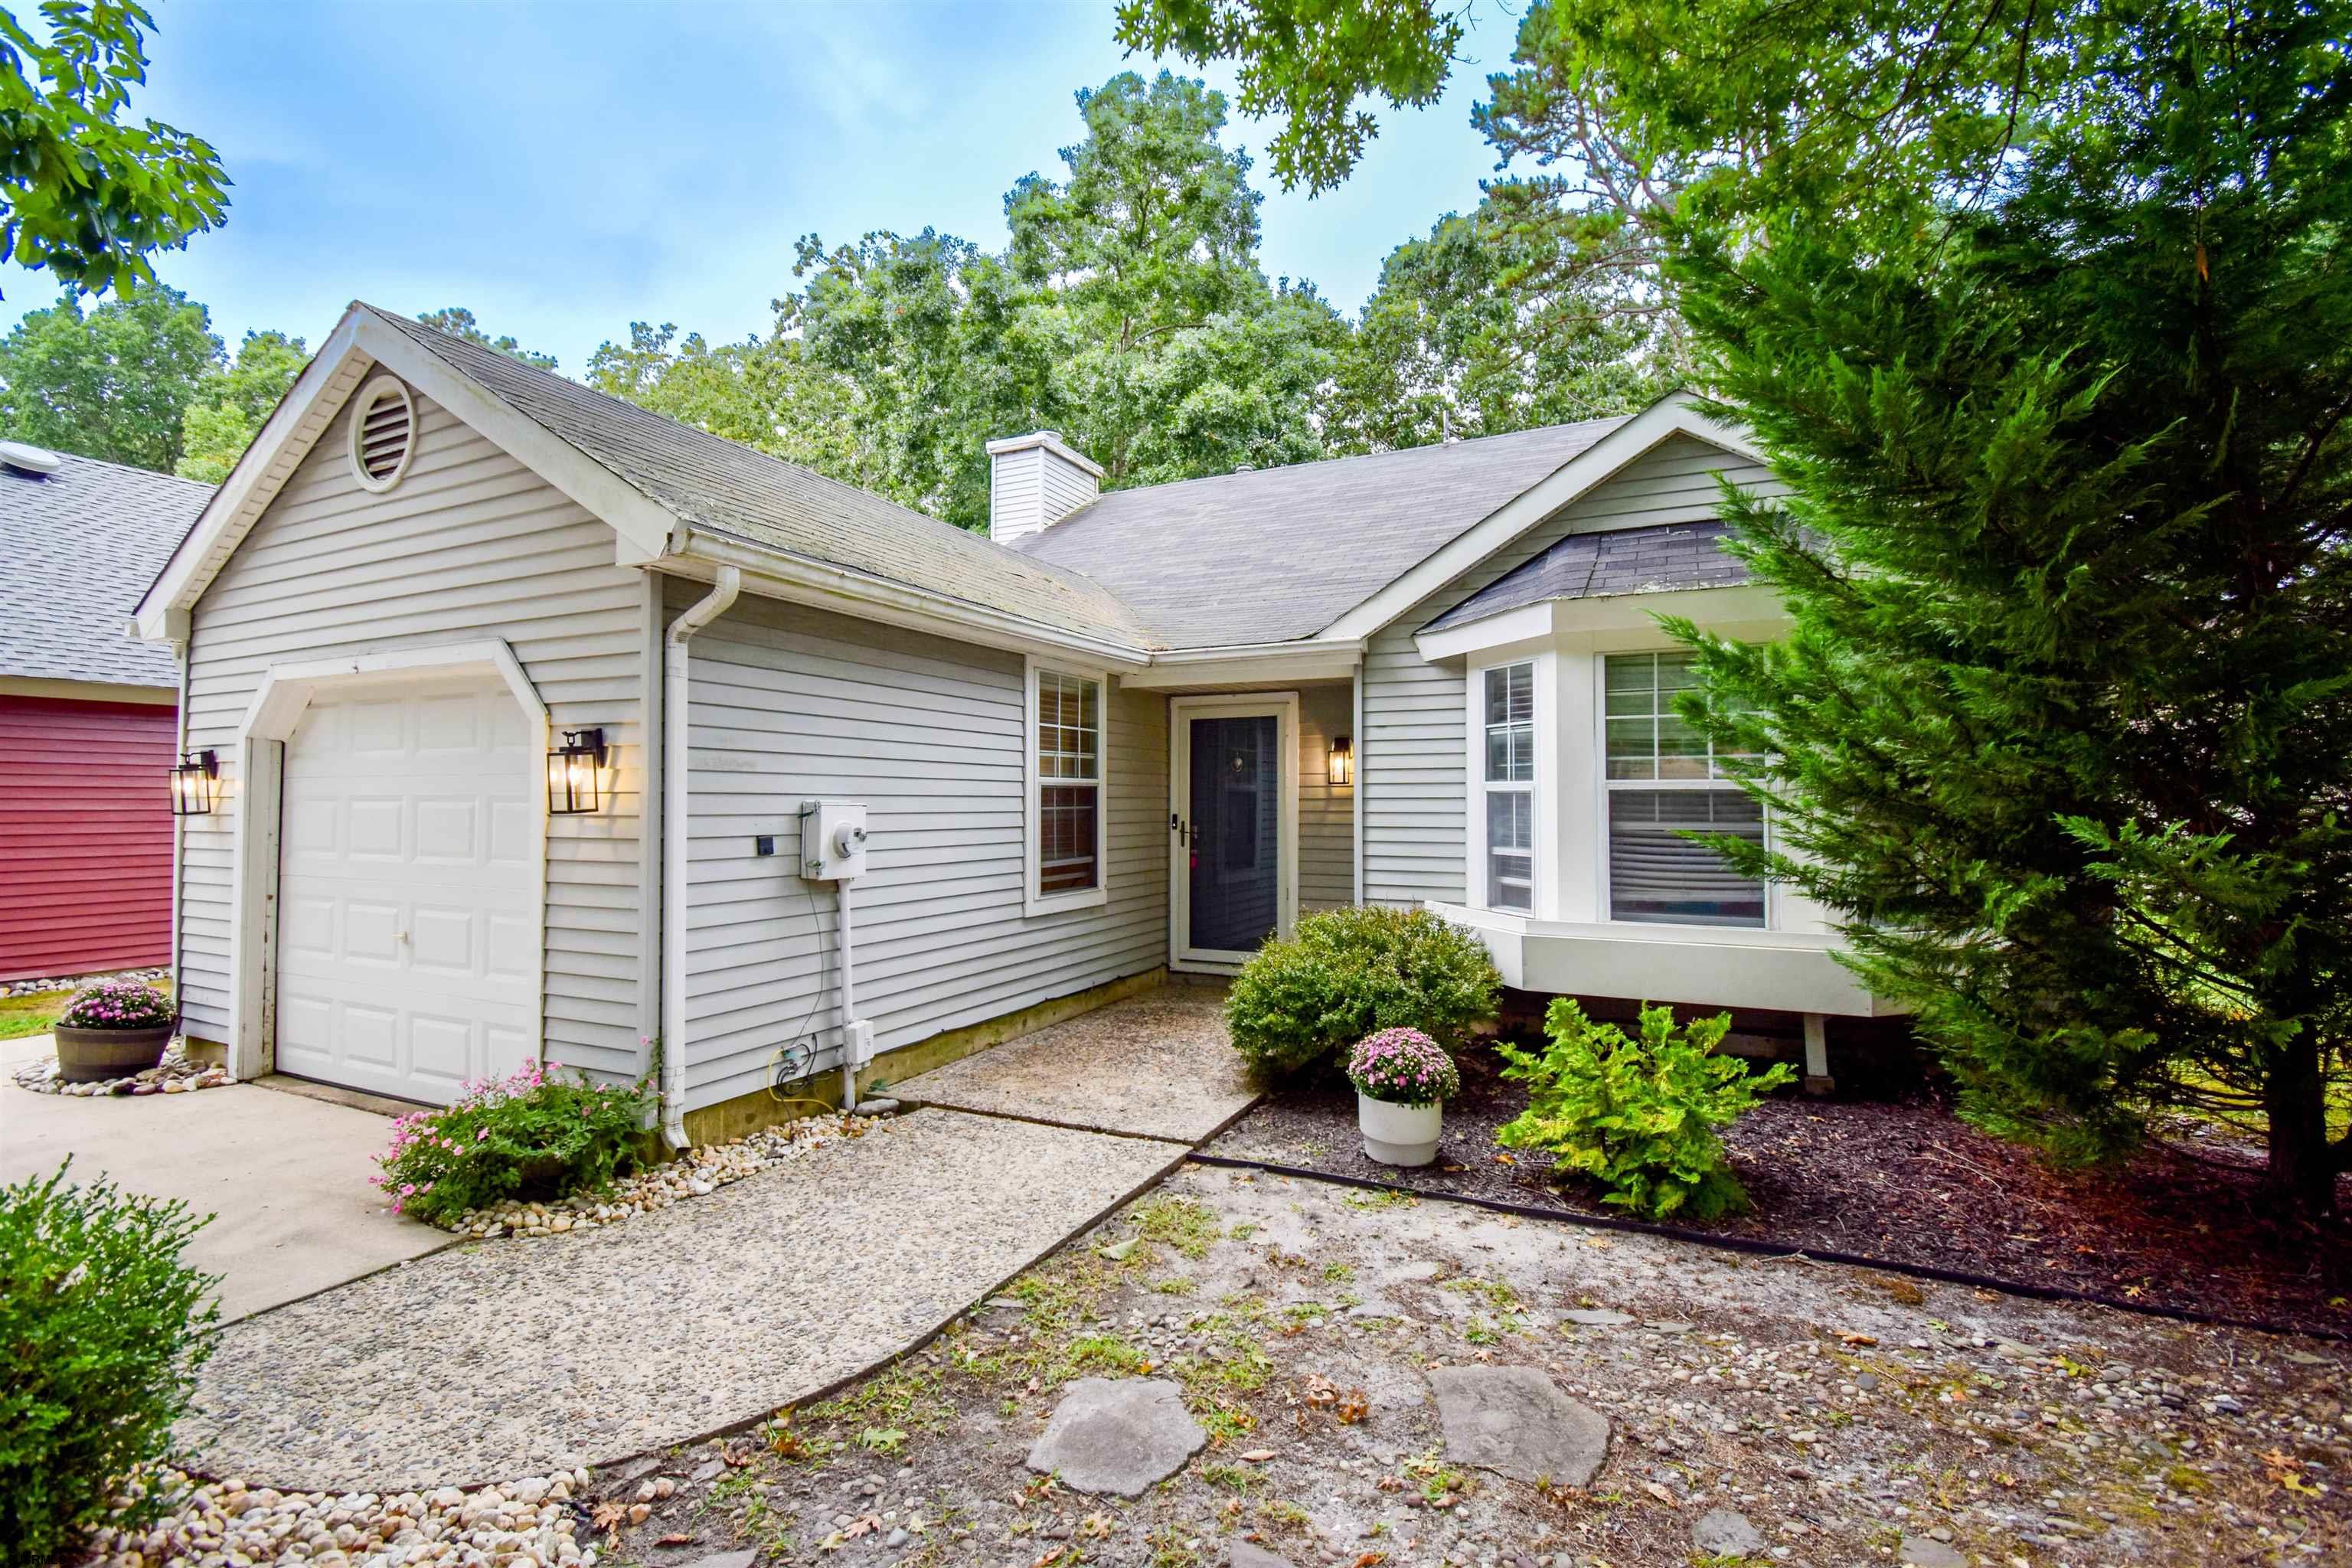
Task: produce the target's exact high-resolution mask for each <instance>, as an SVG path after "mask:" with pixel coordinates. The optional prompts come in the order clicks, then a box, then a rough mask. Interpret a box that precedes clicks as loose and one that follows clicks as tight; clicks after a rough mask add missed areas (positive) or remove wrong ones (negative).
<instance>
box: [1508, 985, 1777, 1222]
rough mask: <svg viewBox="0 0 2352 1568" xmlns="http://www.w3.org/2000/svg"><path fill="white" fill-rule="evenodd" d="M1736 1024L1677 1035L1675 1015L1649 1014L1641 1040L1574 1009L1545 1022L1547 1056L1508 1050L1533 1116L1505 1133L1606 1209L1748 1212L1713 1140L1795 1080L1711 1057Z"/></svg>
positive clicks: (1521, 1117) (1696, 1026)
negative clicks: (1595, 1190) (1593, 1190)
mask: <svg viewBox="0 0 2352 1568" xmlns="http://www.w3.org/2000/svg"><path fill="white" fill-rule="evenodd" d="M1730 1027H1731V1015H1730V1014H1728V1013H1719V1014H1717V1016H1714V1017H1712V1018H1693V1019H1692V1020H1691V1021H1690V1022H1689V1023H1688V1024H1687V1025H1685V1026H1683V1027H1681V1028H1676V1027H1675V1014H1674V1009H1673V1008H1671V1007H1644V1008H1643V1009H1642V1021H1641V1031H1642V1032H1641V1036H1640V1037H1639V1038H1628V1037H1626V1034H1625V1031H1624V1030H1622V1029H1621V1028H1619V1027H1618V1026H1616V1025H1614V1024H1597V1023H1595V1022H1593V1021H1592V1020H1591V1019H1590V1018H1588V1017H1586V1016H1584V1009H1583V1008H1581V1007H1579V1006H1578V1005H1576V1004H1575V1003H1573V1002H1571V1001H1570V1000H1569V999H1568V998H1567V997H1565V996H1562V997H1558V998H1556V999H1554V1001H1553V1002H1552V1005H1551V1007H1550V1010H1549V1012H1547V1013H1546V1014H1545V1015H1544V1031H1545V1033H1546V1034H1548V1035H1549V1036H1550V1037H1551V1043H1550V1044H1549V1045H1548V1046H1547V1047H1545V1048H1544V1049H1543V1050H1542V1051H1540V1052H1536V1051H1522V1050H1518V1049H1517V1048H1515V1047H1510V1046H1502V1047H1499V1048H1500V1050H1501V1051H1502V1054H1503V1059H1504V1061H1505V1062H1507V1064H1508V1065H1507V1066H1506V1067H1505V1068H1503V1076H1504V1077H1505V1078H1507V1079H1517V1080H1518V1081H1519V1082H1521V1083H1524V1084H1526V1085H1527V1086H1528V1108H1527V1110H1523V1111H1521V1112H1520V1113H1519V1114H1518V1115H1517V1117H1516V1118H1514V1119H1513V1120H1512V1121H1507V1122H1506V1123H1504V1124H1503V1126H1502V1128H1501V1129H1500V1130H1499V1131H1496V1134H1495V1141H1496V1142H1498V1143H1500V1144H1502V1145H1503V1146H1504V1147H1505V1148H1507V1149H1532V1150H1535V1151H1538V1152H1541V1153H1545V1154H1549V1155H1550V1156H1551V1159H1552V1169H1553V1171H1554V1172H1555V1173H1558V1174H1560V1175H1580V1176H1585V1177H1589V1178H1591V1180H1592V1181H1593V1182H1595V1183H1597V1184H1600V1185H1601V1187H1602V1188H1604V1189H1606V1190H1605V1191H1604V1192H1603V1194H1601V1202H1602V1203H1606V1204H1615V1205H1617V1206H1618V1207H1620V1208H1627V1209H1631V1210H1633V1212H1634V1213H1635V1214H1638V1215H1643V1216H1645V1217H1647V1218H1650V1219H1668V1218H1687V1219H1714V1218H1716V1217H1717V1216H1718V1215H1725V1214H1732V1213H1736V1212H1738V1210H1740V1209H1744V1208H1746V1207H1747V1206H1748V1194H1747V1193H1746V1191H1745V1190H1743V1189H1742V1188H1741V1186H1740V1184H1739V1179H1738V1177H1737V1176H1734V1175H1733V1174H1732V1173H1731V1162H1730V1160H1729V1159H1728V1158H1727V1157H1726V1155H1725V1154H1724V1152H1723V1140H1722V1139H1721V1138H1719V1137H1717V1135H1716V1130H1717V1128H1719V1127H1728V1126H1730V1125H1731V1124H1732V1123H1733V1122H1735V1121H1738V1120H1739V1119H1740V1118H1741V1117H1742V1116H1745V1115H1746V1114H1747V1113H1748V1108H1749V1107H1750V1106H1752V1105H1754V1104H1755V1103H1756V1100H1757V1097H1758V1096H1759V1095H1760V1094H1762V1093H1764V1092H1765V1091H1766V1090H1768V1089H1778V1088H1779V1087H1780V1085H1782V1084H1784V1083H1787V1082H1788V1081H1789V1079H1790V1072H1789V1067H1788V1064H1787V1063H1785V1062H1774V1063H1773V1064H1772V1065H1771V1066H1770V1067H1769V1068H1766V1069H1765V1070H1764V1071H1762V1072H1760V1073H1751V1072H1749V1071H1748V1064H1747V1063H1745V1062H1743V1061H1741V1060H1740V1059H1739V1058H1737V1057H1721V1056H1717V1055H1716V1054H1715V1047H1717V1046H1718V1045H1720V1044H1722V1042H1723V1037H1724V1035H1725V1033H1726V1032H1727V1031H1728V1030H1729V1029H1730Z"/></svg>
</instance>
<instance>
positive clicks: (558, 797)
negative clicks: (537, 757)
mask: <svg viewBox="0 0 2352 1568" xmlns="http://www.w3.org/2000/svg"><path fill="white" fill-rule="evenodd" d="M603 777H604V731H602V730H566V731H563V744H562V745H560V746H558V747H556V748H555V749H554V750H553V751H551V752H548V753H547V809H548V812H549V814H550V815H551V816H577V815H579V814H580V813H582V812H588V811H593V810H595V809H596V806H597V803H598V801H599V800H600V798H601V792H600V791H599V789H598V784H599V782H600V781H601V780H602V779H603Z"/></svg>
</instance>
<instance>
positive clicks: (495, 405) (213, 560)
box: [131, 304, 678, 642]
mask: <svg viewBox="0 0 2352 1568" xmlns="http://www.w3.org/2000/svg"><path fill="white" fill-rule="evenodd" d="M379 368H381V369H383V370H386V371H389V372H391V373H392V374H395V375H397V376H399V377H400V378H401V379H402V380H404V381H405V382H407V383H408V384H410V385H412V386H414V387H415V388H416V389H417V390H418V391H419V392H422V393H423V394H425V396H426V397H428V398H430V399H432V400H433V401H434V402H436V403H437V404H439V405H441V406H443V407H444V408H446V409H447V410H448V411H449V412H450V413H451V414H452V415H454V416H456V417H457V418H458V419H461V420H463V421H464V422H465V423H466V424H467V425H469V426H472V427H473V428H474V429H476V430H478V431H479V432H480V433H481V434H482V435H483V436H484V437H487V438H488V439H489V440H490V441H491V442H493V443H495V444H496V445H498V446H499V447H502V448H503V449H505V450H506V451H507V452H509V453H510V454H511V455H512V456H513V457H514V458H515V459H516V460H517V461H519V462H520V463H522V464H523V465H524V466H525V467H526V468H530V469H531V470H532V471H533V472H535V473H537V474H538V475H539V476H540V477H541V479H545V480H547V482H548V483H550V484H551V485H553V486H554V487H555V488H556V489H559V490H561V491H562V492H563V493H564V494H565V495H567V496H569V497H570V498H571V499H572V500H574V501H576V502H578V503H579V504H580V505H581V506H582V507H583V508H584V509H585V510H588V511H590V512H592V513H593V514H594V515H595V516H597V517H599V518H601V519H603V520H604V521H605V522H606V523H607V524H609V525H610V526H611V527H612V529H613V530H614V533H615V534H616V535H618V537H619V545H618V551H619V553H620V556H621V557H622V558H623V559H624V560H629V561H636V562H643V561H648V560H652V559H654V558H656V557H658V556H659V555H661V554H663V553H665V552H667V551H668V550H669V549H670V547H671V544H672V535H673V533H674V531H676V529H677V522H678V520H677V517H676V516H674V515H673V514H672V513H671V512H670V511H669V510H667V509H666V508H664V507H662V506H661V505H660V504H659V503H657V502H656V501H654V500H652V499H650V498H649V497H647V496H646V494H645V493H644V492H643V491H641V490H639V489H636V488H635V486H633V485H631V484H629V483H628V482H627V481H626V480H625V479H622V478H621V477H620V476H619V475H617V474H615V473H614V472H613V471H612V470H611V469H610V468H605V467H604V465H603V464H601V463H598V462H597V461H595V459H593V458H590V457H589V456H588V455H587V454H586V453H584V452H582V451H581V450H580V449H579V448H578V447H573V446H572V444H571V443H569V442H567V441H565V440H563V439H562V437H558V436H556V435H555V434H554V433H552V432H551V431H550V430H548V429H547V427H546V426H542V425H541V424H539V423H538V422H537V421H536V420H533V419H530V418H527V417H526V416H523V415H521V414H520V413H517V412H516V411H515V410H514V409H513V408H512V407H510V406H509V405H507V404H506V403H505V402H503V401H502V400H500V399H499V398H498V397H496V396H493V395H491V394H490V393H489V392H488V391H486V390H484V389H483V388H482V387H481V386H480V385H479V384H478V383H476V382H474V381H472V380H471V379H469V378H467V376H466V375H464V374H462V373H460V372H459V371H458V370H457V368H456V367H455V366H453V365H451V364H450V363H448V362H447V361H446V360H443V359H441V358H439V357H438V356H436V355H435V354H433V353H430V352H429V351H427V350H426V349H425V347H424V346H423V345H421V344H419V343H417V342H415V340H413V339H411V338H410V337H408V336H407V335H406V334H405V333H404V332H401V331H397V330H395V329H394V328H393V327H391V326H389V325H387V324H385V323H384V322H383V321H379V320H377V319H376V314H375V312H374V310H372V309H371V308H369V307H368V306H365V305H359V304H354V305H352V307H351V308H350V309H349V310H345V311H344V312H343V318H342V320H341V321H338V322H336V323H335V330H334V331H332V332H331V333H329V334H328V336H327V340H326V342H323V343H322V344H320V348H319V352H318V353H317V354H315V355H314V356H312V358H311V360H310V363H309V364H308V365H306V366H304V367H303V370H302V374H300V375H299V376H298V377H296V379H295V382H294V385H293V387H292V388H291V389H290V390H289V392H288V393H287V395H286V396H285V397H284V398H282V399H281V400H280V401H279V403H278V406H277V408H276V409H274V410H272V411H271V413H270V416H269V418H268V421H267V422H265V423H264V424H263V426H262V427H261V430H260V432H259V433H258V434H257V436H256V437H254V440H253V444H252V445H251V446H249V447H247V448H246V450H245V455H244V456H243V457H241V458H238V459H237V462H236V468H233V469H231V470H230V472H229V476H228V478H227V479H226V480H225V481H224V482H223V483H222V485H221V487H220V489H218V490H216V491H215V492H214V494H213V499H212V500H210V501H209V502H207V503H206V504H205V510H203V511H202V512H200V513H198V514H197V517H196V521H195V522H194V525H193V526H192V527H191V528H190V529H189V531H188V532H187V534H186V535H185V537H184V538H183V539H182V540H181V541H180V542H179V544H178V545H177V546H176V547H175V548H174V549H173V552H172V554H171V555H170V557H169V558H168V559H166V560H165V562H164V563H163V571H162V573H160V574H158V575H157V577H156V579H155V582H154V584H152V586H150V587H149V588H148V590H147V592H146V594H145V595H143V596H142V598H141V599H140V601H139V607H138V608H137V609H136V610H135V611H134V612H133V613H132V615H131V631H132V633H133V635H135V636H138V637H142V638H145V639H146V640H147V641H150V642H179V641H184V640H185V638H186V637H187V635H188V619H187V617H188V612H189V611H190V610H191V609H193V608H194V605H195V603H196V600H197V599H198V598H200V597H201V596H202V595H203V594H204V591H205V588H206V587H207V586H209V585H210V584H211V583H212V580H213V578H214V577H215V575H216V574H218V573H219V572H220V570H221V568H222V567H223V566H225V565H226V563H227V562H228V559H229V557H230V556H231V555H232V554H234V553H235V552H236V547H237V545H238V544H240V543H242V542H244V539H245V536H246V535H247V533H249V532H250V531H252V529H253V526H254V524H255V523H256V522H257V521H260V517H261V514H262V513H263V512H264V511H266V510H268V506H269V503H270V502H271V501H272V500H276V499H277V497H278V491H279V490H280V489H283V488H284V487H285V484H286V482H287V481H288V480H289V479H291V478H292V477H293V474H294V470H295V469H296V468H299V467H300V466H301V463H302V460H303V459H304V458H307V457H308V456H310V451H311V448H312V447H315V446H316V445H317V444H318V441H319V438H320V437H321V436H323V435H325V434H326V430H327V426H330V425H331V424H333V423H334V419H335V416H336V415H337V414H338V413H340V412H341V409H342V405H343V404H344V402H345V401H346V400H347V399H348V398H349V397H350V396H351V395H352V393H353V392H354V391H356V390H358V388H359V387H360V385H361V384H362V383H363V382H364V381H365V380H366V379H367V377H368V376H369V375H370V374H372V373H373V372H374V371H376V370H377V369H379Z"/></svg>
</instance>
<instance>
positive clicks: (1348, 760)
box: [1331, 735, 1356, 789]
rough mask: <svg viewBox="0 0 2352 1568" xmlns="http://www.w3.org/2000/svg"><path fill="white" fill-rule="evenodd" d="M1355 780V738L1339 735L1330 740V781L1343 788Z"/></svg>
mask: <svg viewBox="0 0 2352 1568" xmlns="http://www.w3.org/2000/svg"><path fill="white" fill-rule="evenodd" d="M1355 782H1356V738H1355V737H1354V736H1352V735H1341V736H1339V737H1338V738H1336V739H1335V740H1333V741H1332V742H1331V783H1332V784H1333V786H1334V787H1336V788H1340V789H1344V788H1346V787H1347V786H1348V785H1349V784H1354V783H1355Z"/></svg>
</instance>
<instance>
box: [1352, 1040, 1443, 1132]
mask: <svg viewBox="0 0 2352 1568" xmlns="http://www.w3.org/2000/svg"><path fill="white" fill-rule="evenodd" d="M1348 1081H1349V1083H1352V1084H1354V1085H1355V1086H1356V1126H1357V1129H1358V1131H1361V1132H1362V1133H1363V1135H1364V1153H1365V1154H1366V1155H1367V1156H1368V1157H1369V1158H1370V1159H1373V1160H1377V1161H1379V1162H1380V1163H1381V1164H1383V1165H1426V1164H1428V1163H1430V1162H1431V1161H1432V1160H1434V1159H1435V1158H1437V1136H1438V1131H1439V1130H1440V1128H1441V1127H1442V1126H1443V1124H1444V1117H1445V1101H1446V1100H1448V1099H1450V1098H1452V1097H1453V1096H1454V1095H1456V1094H1458V1093H1460V1092H1461V1090H1462V1075H1461V1074H1460V1073H1459V1072H1457V1071H1455V1070H1454V1058H1452V1057H1449V1056H1447V1055H1446V1054H1445V1047H1444V1046H1441V1045H1439V1044H1438V1043H1437V1042H1436V1041H1435V1040H1433V1039H1431V1038H1430V1037H1428V1036H1427V1035H1424V1034H1423V1033H1422V1032H1421V1031H1420V1030H1419V1029H1382V1030H1381V1032H1380V1033H1379V1034H1377V1035H1367V1036H1365V1037H1363V1038H1362V1039H1360V1040H1359V1041H1357V1042H1356V1048H1355V1049H1354V1050H1352V1051H1349V1053H1348Z"/></svg>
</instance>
